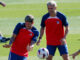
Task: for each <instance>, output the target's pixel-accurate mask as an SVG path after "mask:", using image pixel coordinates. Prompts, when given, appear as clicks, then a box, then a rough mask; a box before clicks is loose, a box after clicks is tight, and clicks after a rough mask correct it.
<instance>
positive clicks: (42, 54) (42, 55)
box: [37, 48, 49, 59]
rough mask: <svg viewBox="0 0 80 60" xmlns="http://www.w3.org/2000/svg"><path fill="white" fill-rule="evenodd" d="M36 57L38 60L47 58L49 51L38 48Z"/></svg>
mask: <svg viewBox="0 0 80 60" xmlns="http://www.w3.org/2000/svg"><path fill="white" fill-rule="evenodd" d="M37 56H38V57H39V58H40V59H44V58H48V56H49V51H48V50H47V49H46V48H40V49H39V50H38V52H37Z"/></svg>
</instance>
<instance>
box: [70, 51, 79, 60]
mask: <svg viewBox="0 0 80 60" xmlns="http://www.w3.org/2000/svg"><path fill="white" fill-rule="evenodd" d="M78 54H79V51H77V52H75V53H73V54H71V55H70V56H72V58H73V59H74V60H75V57H76V56H77V55H78Z"/></svg>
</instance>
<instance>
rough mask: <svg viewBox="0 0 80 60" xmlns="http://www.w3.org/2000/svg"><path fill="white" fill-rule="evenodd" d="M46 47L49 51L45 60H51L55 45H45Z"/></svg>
mask: <svg viewBox="0 0 80 60" xmlns="http://www.w3.org/2000/svg"><path fill="white" fill-rule="evenodd" d="M47 49H48V51H49V56H48V58H47V59H46V60H52V58H53V56H54V55H55V51H56V46H51V45H47Z"/></svg>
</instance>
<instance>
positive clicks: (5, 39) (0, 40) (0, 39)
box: [0, 32, 10, 43]
mask: <svg viewBox="0 0 80 60" xmlns="http://www.w3.org/2000/svg"><path fill="white" fill-rule="evenodd" d="M9 40H10V38H6V37H3V36H2V34H1V32H0V43H5V42H7V41H9Z"/></svg>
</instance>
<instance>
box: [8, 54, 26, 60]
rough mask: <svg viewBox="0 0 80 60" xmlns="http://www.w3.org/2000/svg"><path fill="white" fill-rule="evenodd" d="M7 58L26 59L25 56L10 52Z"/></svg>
mask: <svg viewBox="0 0 80 60" xmlns="http://www.w3.org/2000/svg"><path fill="white" fill-rule="evenodd" d="M8 60H27V57H24V56H19V55H16V54H15V53H12V52H10V53H9V57H8Z"/></svg>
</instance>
